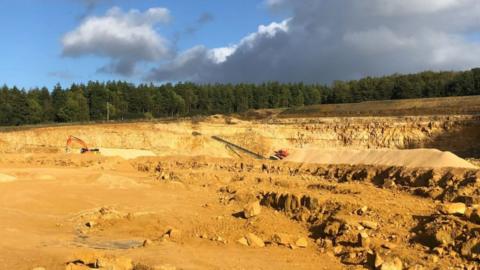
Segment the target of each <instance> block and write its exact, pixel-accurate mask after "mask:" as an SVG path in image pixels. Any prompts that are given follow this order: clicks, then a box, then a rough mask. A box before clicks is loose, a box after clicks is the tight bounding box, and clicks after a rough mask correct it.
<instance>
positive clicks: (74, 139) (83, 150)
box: [65, 135, 99, 154]
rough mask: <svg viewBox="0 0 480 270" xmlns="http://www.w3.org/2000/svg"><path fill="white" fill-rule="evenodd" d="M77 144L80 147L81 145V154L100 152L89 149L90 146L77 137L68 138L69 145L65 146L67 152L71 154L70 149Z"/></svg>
mask: <svg viewBox="0 0 480 270" xmlns="http://www.w3.org/2000/svg"><path fill="white" fill-rule="evenodd" d="M74 143H76V144H78V145H80V153H82V154H83V153H86V152H98V151H99V150H98V149H90V148H88V145H87V144H86V143H85V142H84V141H83V140H82V139H80V138H77V137H75V136H72V135H70V136H68V139H67V144H66V146H65V151H66V152H69V151H70V148H71V147H72V145H73V144H74Z"/></svg>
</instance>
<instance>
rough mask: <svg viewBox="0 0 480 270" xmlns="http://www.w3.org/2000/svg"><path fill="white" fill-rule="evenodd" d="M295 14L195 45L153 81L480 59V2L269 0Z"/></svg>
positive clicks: (291, 75) (290, 77) (317, 75)
mask: <svg viewBox="0 0 480 270" xmlns="http://www.w3.org/2000/svg"><path fill="white" fill-rule="evenodd" d="M266 3H267V5H269V6H270V7H272V8H275V9H281V8H283V9H288V10H289V12H290V13H291V14H292V17H291V18H290V19H288V20H285V21H283V22H281V23H272V24H270V25H266V26H260V27H259V29H258V31H257V32H255V33H253V34H251V35H249V36H247V37H245V38H244V39H242V40H241V41H239V42H238V43H237V44H235V45H231V46H227V47H224V48H205V47H203V46H196V47H194V48H192V49H190V50H187V51H185V52H183V53H179V54H178V56H177V57H176V58H175V59H173V60H171V61H169V62H168V63H166V64H165V63H162V64H160V65H159V66H158V67H157V68H155V69H153V70H151V72H150V73H149V74H148V76H147V77H146V79H147V80H155V81H174V80H193V81H197V82H262V81H267V80H277V81H282V82H290V81H304V82H331V81H333V80H337V79H352V78H358V77H361V76H370V75H371V76H376V75H384V74H391V73H395V72H400V73H406V72H416V71H420V70H427V69H431V70H445V69H446V70H457V69H467V68H471V67H474V66H479V65H480V43H479V42H477V41H474V40H472V39H469V38H468V36H469V35H472V34H474V33H475V32H476V31H478V30H477V29H478V28H479V27H480V20H478V14H480V2H479V1H477V0H362V1H352V0H303V1H297V0H268V1H267V2H266Z"/></svg>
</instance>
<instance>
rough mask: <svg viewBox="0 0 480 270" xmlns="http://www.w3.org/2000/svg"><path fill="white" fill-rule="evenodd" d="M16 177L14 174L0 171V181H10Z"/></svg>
mask: <svg viewBox="0 0 480 270" xmlns="http://www.w3.org/2000/svg"><path fill="white" fill-rule="evenodd" d="M15 179H17V178H16V177H15V176H11V175H7V174H2V173H0V183H6V182H12V181H15Z"/></svg>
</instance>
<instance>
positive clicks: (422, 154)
mask: <svg viewBox="0 0 480 270" xmlns="http://www.w3.org/2000/svg"><path fill="white" fill-rule="evenodd" d="M285 161H293V162H302V163H318V164H349V165H378V166H402V167H410V168H412V167H414V168H416V167H426V168H445V167H449V168H473V169H475V168H477V167H475V166H474V165H473V164H471V163H469V162H467V161H466V160H464V159H462V158H460V157H458V156H456V155H454V154H452V153H451V152H442V151H439V150H436V149H412V150H393V149H376V150H350V149H318V148H314V147H309V148H305V149H298V150H294V151H292V153H291V155H290V156H289V157H288V158H286V159H285Z"/></svg>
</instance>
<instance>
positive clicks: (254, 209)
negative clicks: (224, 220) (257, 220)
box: [243, 201, 262, 218]
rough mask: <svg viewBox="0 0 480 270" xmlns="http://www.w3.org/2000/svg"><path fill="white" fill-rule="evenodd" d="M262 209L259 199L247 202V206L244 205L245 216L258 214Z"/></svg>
mask: <svg viewBox="0 0 480 270" xmlns="http://www.w3.org/2000/svg"><path fill="white" fill-rule="evenodd" d="M261 211H262V207H261V206H260V202H259V201H255V202H252V203H249V204H246V205H245V207H243V215H244V216H245V218H251V217H254V216H258V215H259V214H260V212H261Z"/></svg>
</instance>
